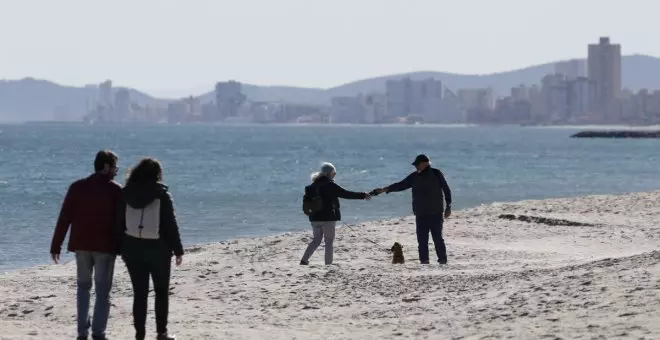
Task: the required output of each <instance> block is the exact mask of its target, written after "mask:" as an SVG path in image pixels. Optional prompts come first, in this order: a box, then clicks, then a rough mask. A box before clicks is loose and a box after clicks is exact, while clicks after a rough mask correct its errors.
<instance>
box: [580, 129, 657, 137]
mask: <svg viewBox="0 0 660 340" xmlns="http://www.w3.org/2000/svg"><path fill="white" fill-rule="evenodd" d="M571 138H660V130H646V131H641V130H609V131H580V132H578V133H576V134H574V135H572V136H571Z"/></svg>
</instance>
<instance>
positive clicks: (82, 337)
mask: <svg viewBox="0 0 660 340" xmlns="http://www.w3.org/2000/svg"><path fill="white" fill-rule="evenodd" d="M76 340H87V337H86V336H79V337H77V338H76Z"/></svg>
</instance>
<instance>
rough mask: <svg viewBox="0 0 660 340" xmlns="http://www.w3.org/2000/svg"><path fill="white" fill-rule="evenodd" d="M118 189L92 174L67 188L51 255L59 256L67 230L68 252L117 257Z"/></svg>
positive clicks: (109, 182)
mask: <svg viewBox="0 0 660 340" xmlns="http://www.w3.org/2000/svg"><path fill="white" fill-rule="evenodd" d="M121 195H122V190H121V186H120V185H119V184H118V183H117V182H115V181H113V180H111V179H110V178H108V177H107V176H105V175H101V174H93V175H91V176H89V177H87V178H85V179H81V180H78V181H76V182H74V183H73V184H71V186H70V187H69V191H68V192H67V194H66V197H65V198H64V203H63V204H62V210H61V211H60V217H59V219H58V220H57V226H56V227H55V234H54V235H53V242H52V243H51V246H50V253H51V254H59V253H60V251H61V248H62V243H63V242H64V238H65V237H66V234H67V232H68V231H69V226H71V237H70V239H69V247H68V248H67V249H68V250H69V251H70V252H75V251H76V250H85V251H94V252H101V253H110V254H117V252H118V250H119V240H118V235H117V229H116V228H117V224H116V221H117V208H118V206H119V202H120V200H121Z"/></svg>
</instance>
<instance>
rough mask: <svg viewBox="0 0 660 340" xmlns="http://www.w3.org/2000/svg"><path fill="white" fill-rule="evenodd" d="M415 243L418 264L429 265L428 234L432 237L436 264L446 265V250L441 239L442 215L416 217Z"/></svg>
mask: <svg viewBox="0 0 660 340" xmlns="http://www.w3.org/2000/svg"><path fill="white" fill-rule="evenodd" d="M415 219H416V222H417V242H418V243H419V262H421V263H422V264H428V263H429V232H430V233H431V236H432V237H433V244H434V245H435V253H436V254H437V255H438V262H440V263H447V248H446V247H445V240H444V239H443V238H442V223H443V221H444V216H443V214H436V215H425V216H416V217H415Z"/></svg>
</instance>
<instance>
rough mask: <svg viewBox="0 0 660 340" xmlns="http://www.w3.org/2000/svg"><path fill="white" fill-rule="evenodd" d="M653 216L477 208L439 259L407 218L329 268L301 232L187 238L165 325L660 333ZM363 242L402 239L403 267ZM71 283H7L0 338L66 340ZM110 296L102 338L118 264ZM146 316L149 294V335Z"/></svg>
mask: <svg viewBox="0 0 660 340" xmlns="http://www.w3.org/2000/svg"><path fill="white" fill-rule="evenodd" d="M375 200H377V198H376V199H375ZM375 204H377V202H376V203H375ZM659 221H660V192H650V193H636V194H630V195H620V196H588V197H579V198H566V199H551V200H536V201H522V202H516V203H493V204H489V205H483V206H480V207H476V208H472V209H467V210H463V211H456V212H454V216H452V217H451V218H450V219H449V220H447V221H446V224H445V239H446V241H447V247H448V252H449V261H450V263H449V265H447V266H440V265H437V264H432V265H427V266H421V265H419V264H418V261H417V260H416V259H417V258H418V256H417V245H416V239H415V228H414V219H413V218H412V217H405V218H401V219H395V220H387V221H374V222H371V223H364V224H360V225H356V226H353V230H351V229H349V228H346V227H341V228H339V229H338V231H337V240H336V242H335V248H336V254H335V259H336V260H335V261H336V265H332V266H324V265H322V257H323V246H321V247H320V248H319V249H318V250H317V252H316V254H314V256H313V257H312V260H311V261H312V264H311V265H310V266H309V267H303V266H299V265H298V262H299V260H300V256H301V255H302V252H303V250H304V248H305V246H306V243H307V242H308V240H309V237H310V234H311V233H310V232H309V231H304V232H298V233H288V234H284V235H278V236H272V237H264V238H256V239H237V240H232V241H226V242H220V243H215V244H209V245H203V246H197V247H192V248H188V249H187V255H186V256H185V258H184V261H185V262H184V264H183V265H182V266H181V267H178V268H176V269H174V271H173V278H172V283H173V284H172V288H171V301H170V309H171V313H170V326H169V328H170V330H171V332H172V333H173V334H175V335H177V336H178V338H179V339H270V340H274V339H614V338H617V339H618V338H620V339H660V222H659ZM296 223H299V224H300V226H301V227H305V226H307V225H308V224H307V223H305V221H304V216H302V215H301V219H300V221H299V222H296ZM182 228H185V226H182ZM365 238H368V239H371V240H373V241H376V242H378V243H380V244H381V245H382V246H383V248H389V247H390V246H391V245H392V244H393V243H394V242H395V241H398V242H400V243H402V244H403V247H404V254H405V257H406V264H405V265H393V264H391V253H389V252H388V251H386V250H385V249H382V248H380V247H378V246H376V245H374V244H372V243H370V242H369V241H367V240H366V239H365ZM184 241H185V240H184ZM431 249H432V248H431ZM36 251H41V250H36ZM43 252H44V259H46V258H48V254H47V249H43ZM431 256H432V257H431V258H432V259H434V258H435V256H434V254H433V253H432V254H431ZM75 286H76V283H75V264H74V263H67V264H64V265H49V266H42V267H35V268H29V269H25V270H21V271H18V272H14V273H10V274H5V275H2V276H0V330H1V332H0V339H49V340H59V339H73V338H75V335H76V332H75V330H76V326H75V314H76V310H75ZM112 294H113V295H112V300H113V308H112V310H111V319H110V323H109V330H108V337H109V338H110V339H132V338H133V327H132V318H131V302H132V297H131V288H130V282H129V279H128V275H127V273H126V270H125V268H124V266H123V263H121V261H118V262H117V269H116V273H115V285H114V289H113V293H112ZM153 317H154V314H153V297H152V296H150V311H149V320H148V338H155V334H154V328H155V325H154V321H153Z"/></svg>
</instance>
